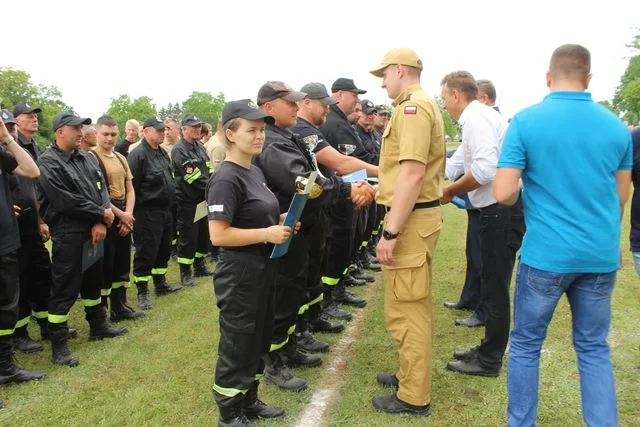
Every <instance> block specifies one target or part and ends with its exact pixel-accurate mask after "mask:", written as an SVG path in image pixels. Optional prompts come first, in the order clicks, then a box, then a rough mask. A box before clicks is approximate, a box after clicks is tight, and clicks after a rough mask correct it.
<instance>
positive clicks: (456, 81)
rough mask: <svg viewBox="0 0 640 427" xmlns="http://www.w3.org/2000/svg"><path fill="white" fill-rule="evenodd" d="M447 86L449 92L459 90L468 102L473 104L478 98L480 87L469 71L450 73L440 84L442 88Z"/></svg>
mask: <svg viewBox="0 0 640 427" xmlns="http://www.w3.org/2000/svg"><path fill="white" fill-rule="evenodd" d="M444 85H446V86H447V90H448V91H449V92H451V91H452V90H457V91H458V92H460V93H461V94H463V95H464V97H465V98H466V100H467V101H469V102H471V101H474V100H476V99H477V98H478V85H477V84H476V80H475V79H474V78H473V76H472V75H471V73H470V72H468V71H454V72H453V73H449V74H447V75H446V76H444V78H443V79H442V81H441V82H440V86H444Z"/></svg>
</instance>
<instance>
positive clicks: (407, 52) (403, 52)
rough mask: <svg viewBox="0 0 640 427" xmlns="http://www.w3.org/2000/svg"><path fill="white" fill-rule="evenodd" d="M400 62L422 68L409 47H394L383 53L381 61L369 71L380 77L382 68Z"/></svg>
mask: <svg viewBox="0 0 640 427" xmlns="http://www.w3.org/2000/svg"><path fill="white" fill-rule="evenodd" d="M394 64H400V65H407V66H409V67H414V68H417V69H419V70H422V61H421V60H420V58H418V55H417V54H416V53H415V52H414V51H413V49H409V48H403V47H401V48H395V49H391V50H390V51H389V52H387V53H386V54H385V55H384V58H382V62H381V63H380V65H378V67H377V68H376V69H375V70H372V71H370V73H371V74H373V75H374V76H376V77H382V73H383V72H384V69H385V68H387V67H388V66H389V65H394Z"/></svg>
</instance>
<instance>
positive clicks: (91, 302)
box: [82, 298, 102, 307]
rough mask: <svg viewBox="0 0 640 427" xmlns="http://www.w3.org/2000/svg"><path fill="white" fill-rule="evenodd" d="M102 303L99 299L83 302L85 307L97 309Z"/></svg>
mask: <svg viewBox="0 0 640 427" xmlns="http://www.w3.org/2000/svg"><path fill="white" fill-rule="evenodd" d="M101 302H102V298H98V299H83V300H82V305H84V306H85V307H95V306H96V305H98V304H100V303H101Z"/></svg>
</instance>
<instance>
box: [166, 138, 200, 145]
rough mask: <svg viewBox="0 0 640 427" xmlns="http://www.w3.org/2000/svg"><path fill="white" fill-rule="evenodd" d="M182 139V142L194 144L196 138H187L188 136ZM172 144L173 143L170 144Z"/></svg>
mask: <svg viewBox="0 0 640 427" xmlns="http://www.w3.org/2000/svg"><path fill="white" fill-rule="evenodd" d="M182 139H184V142H186V143H187V144H195V142H196V140H195V139H188V138H182ZM171 145H173V144H171Z"/></svg>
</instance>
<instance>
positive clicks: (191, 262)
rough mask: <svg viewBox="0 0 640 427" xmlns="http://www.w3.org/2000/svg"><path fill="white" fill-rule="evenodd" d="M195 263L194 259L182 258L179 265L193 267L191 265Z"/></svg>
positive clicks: (179, 259)
mask: <svg viewBox="0 0 640 427" xmlns="http://www.w3.org/2000/svg"><path fill="white" fill-rule="evenodd" d="M193 261H194V259H193V258H180V257H178V264H186V265H191V264H193Z"/></svg>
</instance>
